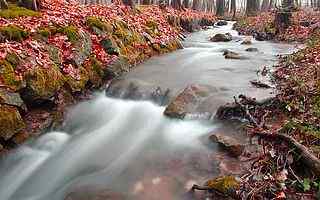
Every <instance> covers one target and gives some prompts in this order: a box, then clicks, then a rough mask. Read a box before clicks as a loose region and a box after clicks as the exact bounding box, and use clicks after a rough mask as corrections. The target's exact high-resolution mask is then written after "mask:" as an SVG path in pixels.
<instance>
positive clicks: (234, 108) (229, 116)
mask: <svg viewBox="0 0 320 200" xmlns="http://www.w3.org/2000/svg"><path fill="white" fill-rule="evenodd" d="M244 114H245V113H244V112H243V110H242V109H241V107H240V106H239V105H237V104H235V103H227V104H225V105H223V106H220V107H219V108H218V110H217V112H216V115H215V117H216V118H217V119H219V120H239V119H240V120H241V119H243V118H245V116H244Z"/></svg>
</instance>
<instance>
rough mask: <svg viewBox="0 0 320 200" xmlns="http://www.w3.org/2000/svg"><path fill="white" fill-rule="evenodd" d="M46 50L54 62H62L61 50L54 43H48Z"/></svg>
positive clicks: (58, 63)
mask: <svg viewBox="0 0 320 200" xmlns="http://www.w3.org/2000/svg"><path fill="white" fill-rule="evenodd" d="M47 51H48V54H49V57H50V60H52V61H53V62H54V63H55V64H57V65H60V64H61V63H62V58H61V52H60V49H59V48H57V47H56V46H54V45H48V46H47Z"/></svg>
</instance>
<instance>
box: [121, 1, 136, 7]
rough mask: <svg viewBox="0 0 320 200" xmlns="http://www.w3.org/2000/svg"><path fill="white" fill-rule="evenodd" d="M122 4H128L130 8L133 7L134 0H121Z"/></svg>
mask: <svg viewBox="0 0 320 200" xmlns="http://www.w3.org/2000/svg"><path fill="white" fill-rule="evenodd" d="M122 2H123V4H124V5H126V6H130V7H131V8H134V4H135V3H134V0H123V1H122Z"/></svg>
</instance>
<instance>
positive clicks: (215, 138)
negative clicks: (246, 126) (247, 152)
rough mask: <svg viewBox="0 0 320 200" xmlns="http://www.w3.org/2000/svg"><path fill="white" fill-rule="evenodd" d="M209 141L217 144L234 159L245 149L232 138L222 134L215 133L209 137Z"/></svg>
mask: <svg viewBox="0 0 320 200" xmlns="http://www.w3.org/2000/svg"><path fill="white" fill-rule="evenodd" d="M209 139H210V140H211V141H212V142H215V143H218V144H219V145H220V146H221V147H223V148H224V149H226V150H227V151H228V152H229V153H230V155H232V156H235V157H238V156H240V155H241V154H242V153H243V151H244V148H245V146H244V145H243V144H241V143H239V142H238V141H237V140H235V139H234V138H232V137H229V136H227V135H224V134H219V133H215V134H213V135H211V136H210V137H209Z"/></svg>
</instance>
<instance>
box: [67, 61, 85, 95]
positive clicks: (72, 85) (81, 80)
mask: <svg viewBox="0 0 320 200" xmlns="http://www.w3.org/2000/svg"><path fill="white" fill-rule="evenodd" d="M78 70H79V71H78V74H79V77H76V78H75V77H74V76H71V74H66V75H65V79H66V84H67V86H69V89H70V90H71V92H73V93H74V92H81V91H83V89H85V87H86V84H87V82H88V81H89V73H88V72H87V70H86V69H85V68H84V67H79V68H78Z"/></svg>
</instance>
